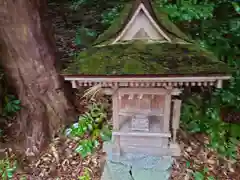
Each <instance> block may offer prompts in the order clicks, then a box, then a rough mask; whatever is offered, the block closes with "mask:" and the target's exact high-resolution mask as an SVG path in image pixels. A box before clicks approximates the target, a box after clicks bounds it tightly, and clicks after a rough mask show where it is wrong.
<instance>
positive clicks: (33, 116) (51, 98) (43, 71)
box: [0, 0, 74, 155]
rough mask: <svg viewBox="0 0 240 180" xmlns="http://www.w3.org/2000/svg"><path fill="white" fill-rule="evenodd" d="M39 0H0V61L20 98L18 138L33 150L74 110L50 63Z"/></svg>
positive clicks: (52, 60)
mask: <svg viewBox="0 0 240 180" xmlns="http://www.w3.org/2000/svg"><path fill="white" fill-rule="evenodd" d="M45 10H46V1H44V0H0V47H1V53H0V54H1V56H2V57H1V60H0V63H1V66H2V67H3V69H4V71H5V73H6V74H7V76H8V79H9V82H11V86H12V87H13V88H14V89H15V91H16V93H17V95H18V98H19V99H20V100H21V105H22V109H21V111H20V113H19V115H18V118H17V122H18V125H19V127H18V129H19V133H18V135H17V140H18V141H19V142H20V145H21V150H24V151H25V152H26V154H27V155H36V154H38V153H39V152H40V151H41V150H43V148H44V147H45V145H47V144H48V143H49V140H50V139H51V138H52V137H53V136H55V135H56V134H57V133H58V132H59V130H61V128H62V127H63V125H64V124H65V123H66V122H67V121H68V120H72V119H73V118H71V117H73V112H74V109H73V107H72V105H71V103H70V102H69V101H68V100H67V98H66V94H65V93H64V90H63V79H61V77H60V76H59V75H58V73H57V70H56V68H55V45H54V41H53V36H52V34H51V33H52V32H51V28H49V26H48V25H49V24H47V23H46V22H47V21H46V18H45V16H44V15H45V14H44V13H45V12H46V11H45Z"/></svg>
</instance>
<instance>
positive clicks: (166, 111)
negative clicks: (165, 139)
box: [163, 93, 171, 132]
mask: <svg viewBox="0 0 240 180" xmlns="http://www.w3.org/2000/svg"><path fill="white" fill-rule="evenodd" d="M170 113H171V93H169V94H167V95H166V97H165V105H164V124H163V126H164V127H163V131H164V132H169V123H170Z"/></svg>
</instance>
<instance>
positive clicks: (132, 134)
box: [112, 131, 171, 138]
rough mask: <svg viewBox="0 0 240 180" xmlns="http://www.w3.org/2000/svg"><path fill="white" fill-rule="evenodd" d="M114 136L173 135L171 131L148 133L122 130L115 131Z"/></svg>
mask: <svg viewBox="0 0 240 180" xmlns="http://www.w3.org/2000/svg"><path fill="white" fill-rule="evenodd" d="M112 134H113V135H114V136H138V137H141V136H143V137H168V138H169V137H171V134H170V133H148V132H120V131H113V132H112Z"/></svg>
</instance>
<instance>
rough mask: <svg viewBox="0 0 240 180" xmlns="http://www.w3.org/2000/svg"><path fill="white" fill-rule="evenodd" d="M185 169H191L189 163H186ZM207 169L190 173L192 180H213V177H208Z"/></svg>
mask: <svg viewBox="0 0 240 180" xmlns="http://www.w3.org/2000/svg"><path fill="white" fill-rule="evenodd" d="M186 167H187V168H188V169H189V168H191V163H190V162H189V161H187V162H186ZM208 171H209V170H208V168H206V167H204V168H203V170H202V171H192V170H191V175H192V176H193V178H194V180H215V178H214V177H213V176H209V175H208Z"/></svg>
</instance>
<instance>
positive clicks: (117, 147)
mask: <svg viewBox="0 0 240 180" xmlns="http://www.w3.org/2000/svg"><path fill="white" fill-rule="evenodd" d="M119 107H120V104H119V93H118V90H116V91H115V92H114V94H113V96H112V113H113V131H116V132H118V131H119V128H120V126H119V109H120V108H119ZM114 146H115V147H114V153H116V154H120V136H119V135H115V137H114Z"/></svg>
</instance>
